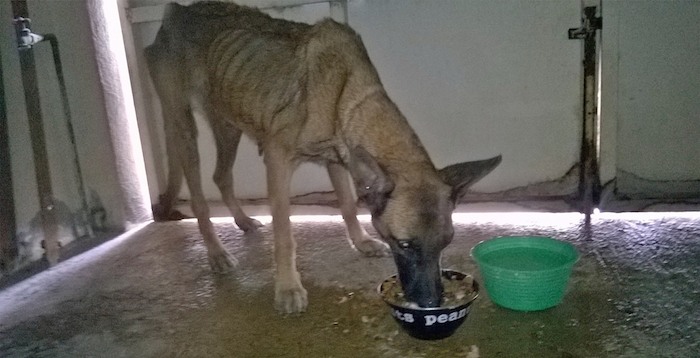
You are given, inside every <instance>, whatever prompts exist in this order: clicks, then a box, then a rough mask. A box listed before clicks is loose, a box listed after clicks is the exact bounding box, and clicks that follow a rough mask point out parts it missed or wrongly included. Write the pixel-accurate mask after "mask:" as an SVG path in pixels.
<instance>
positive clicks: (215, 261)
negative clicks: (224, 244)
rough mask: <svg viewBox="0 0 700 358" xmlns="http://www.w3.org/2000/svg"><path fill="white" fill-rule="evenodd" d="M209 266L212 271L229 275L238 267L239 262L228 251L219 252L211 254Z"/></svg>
mask: <svg viewBox="0 0 700 358" xmlns="http://www.w3.org/2000/svg"><path fill="white" fill-rule="evenodd" d="M209 265H210V266H211V270H212V271H214V272H216V273H228V272H231V271H232V270H233V269H234V268H235V267H236V266H237V265H238V260H236V258H235V257H233V255H231V254H230V253H229V252H228V251H226V250H221V251H219V252H215V253H211V252H210V253H209Z"/></svg>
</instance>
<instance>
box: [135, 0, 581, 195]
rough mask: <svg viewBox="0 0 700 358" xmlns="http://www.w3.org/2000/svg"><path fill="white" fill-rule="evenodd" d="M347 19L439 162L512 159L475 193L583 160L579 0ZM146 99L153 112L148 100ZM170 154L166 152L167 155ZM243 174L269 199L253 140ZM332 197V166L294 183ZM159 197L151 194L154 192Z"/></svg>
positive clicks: (375, 6)
mask: <svg viewBox="0 0 700 358" xmlns="http://www.w3.org/2000/svg"><path fill="white" fill-rule="evenodd" d="M134 3H137V4H141V5H154V4H155V3H156V2H155V1H148V2H143V1H140V2H132V5H133V4H134ZM291 9H292V10H287V12H286V13H284V14H280V13H277V11H271V12H270V14H271V15H273V16H277V17H284V18H288V19H296V20H303V21H307V22H314V21H315V20H316V19H318V18H321V17H325V16H328V14H329V13H328V4H327V3H320V4H313V5H306V6H300V7H295V8H291ZM348 19H349V23H350V25H351V26H352V27H353V28H354V29H355V30H356V31H357V32H358V33H360V35H361V36H362V38H363V40H364V42H365V45H366V47H367V49H368V51H369V54H370V57H371V58H372V60H373V62H374V64H375V65H376V67H377V69H378V71H379V74H380V76H381V78H382V80H383V82H384V85H385V87H386V89H387V91H388V93H389V95H390V96H391V97H392V99H393V100H394V101H395V102H396V103H397V104H398V106H399V108H400V109H401V110H402V111H403V113H404V114H405V115H406V117H407V118H408V120H409V122H410V123H411V124H412V126H413V127H414V129H415V130H416V132H417V134H418V136H419V137H420V138H421V140H422V141H423V143H424V145H425V146H426V148H427V149H428V151H429V153H430V154H431V156H432V158H433V160H434V162H435V164H436V166H438V167H443V166H446V165H449V164H452V163H455V162H458V161H466V160H477V159H482V158H487V157H491V156H493V155H497V154H503V157H504V159H503V163H502V164H501V166H500V167H499V168H497V169H496V171H494V173H492V174H491V175H489V176H488V177H486V178H485V179H484V180H483V181H482V182H480V183H478V184H477V185H475V187H474V188H475V190H477V191H486V192H488V191H499V190H505V189H509V188H513V187H518V186H524V185H527V184H530V183H535V182H540V181H546V180H553V179H557V178H559V177H561V176H562V175H564V174H565V173H566V172H567V170H569V169H570V168H571V167H572V166H573V165H574V163H575V162H576V161H577V160H578V155H579V142H580V139H579V137H580V124H579V122H580V119H579V118H580V113H581V104H580V101H581V95H580V92H581V84H580V76H581V68H580V56H581V55H580V52H581V46H580V43H579V42H577V41H570V40H568V39H567V36H566V30H567V29H568V28H569V27H572V26H577V25H578V23H579V21H580V20H579V19H580V5H579V3H578V2H577V1H574V0H571V1H560V2H534V3H527V4H525V3H523V2H522V1H516V0H507V1H497V2H485V1H440V2H426V1H407V0H403V1H350V2H349V3H348ZM133 26H134V27H133V28H134V35H135V39H136V40H135V45H136V48H137V51H141V50H140V49H141V48H143V47H145V46H147V45H148V44H150V43H151V41H152V40H153V38H154V37H155V31H156V30H157V28H158V23H157V22H146V23H136V24H133ZM141 63H143V62H142V61H141ZM142 80H143V79H142ZM143 86H144V88H147V87H148V86H150V84H149V83H145V84H144V85H143ZM151 94H152V93H149V95H151ZM144 102H147V105H153V99H152V98H150V97H148V96H146V97H145V98H144ZM147 111H148V112H149V113H151V114H153V113H157V112H158V110H157V109H147ZM149 116H151V115H149ZM142 127H143V126H142ZM202 127H206V126H201V127H200V128H202ZM211 140H212V139H211V135H210V133H209V130H208V129H202V130H201V131H200V155H201V157H202V170H203V176H204V177H205V178H207V179H208V178H209V177H210V176H211V173H213V164H214V152H213V146H212V145H210V144H207V142H211ZM153 142H154V143H156V144H157V145H158V146H160V148H162V147H163V146H162V144H158V140H154V141H153ZM153 147H154V148H155V145H153ZM160 148H155V149H157V151H160V153H162V149H160ZM154 152H155V151H154ZM154 158H156V159H154V160H152V161H153V163H154V164H153V165H152V167H151V168H150V170H151V172H150V173H151V174H155V173H160V174H159V175H158V177H159V178H161V179H159V185H160V186H161V187H163V186H162V185H163V181H164V179H163V176H164V174H163V171H162V170H160V169H158V168H159V167H160V168H162V165H163V164H162V163H163V162H162V160H163V159H162V156H161V155H160V154H158V155H156V156H155V157H154ZM152 177H153V175H152ZM234 177H235V186H236V191H237V193H238V195H239V197H242V198H255V197H265V196H266V189H265V180H264V178H265V175H264V167H263V164H262V161H261V159H260V158H259V157H258V155H257V148H255V146H253V145H252V144H251V143H250V142H244V143H242V146H241V149H240V150H239V156H238V159H237V161H236V164H235V168H234ZM204 185H205V188H204V189H205V193H206V195H207V197H208V198H211V199H218V198H219V193H218V190H217V189H216V187H215V186H214V185H213V184H212V183H211V181H210V180H206V181H205V184H204ZM330 190H332V189H331V186H330V183H329V181H328V179H327V175H326V173H325V170H324V169H322V168H319V167H317V166H315V165H313V164H307V165H304V166H302V167H301V168H300V170H298V171H297V173H296V174H295V176H294V180H293V183H292V191H293V193H294V194H297V195H298V194H305V193H309V192H317V191H330ZM565 190H568V189H565ZM159 191H160V189H157V190H155V191H154V190H153V188H152V189H151V196H152V197H155V196H156V195H157V193H158V192H159ZM569 192H570V191H566V192H558V193H547V194H550V195H551V194H568V193H569Z"/></svg>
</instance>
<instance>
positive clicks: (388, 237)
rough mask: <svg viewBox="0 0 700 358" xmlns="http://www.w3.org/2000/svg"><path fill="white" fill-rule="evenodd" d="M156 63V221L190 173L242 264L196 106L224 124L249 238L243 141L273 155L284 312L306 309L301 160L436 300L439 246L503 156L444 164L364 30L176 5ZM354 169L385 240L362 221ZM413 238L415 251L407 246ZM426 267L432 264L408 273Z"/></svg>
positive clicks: (408, 283) (219, 6) (407, 279)
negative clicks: (164, 171)
mask: <svg viewBox="0 0 700 358" xmlns="http://www.w3.org/2000/svg"><path fill="white" fill-rule="evenodd" d="M146 55H147V60H148V64H149V69H150V72H151V77H152V79H153V81H154V84H155V87H156V90H157V92H158V94H159V97H160V99H161V103H162V106H163V113H164V117H165V118H164V119H165V132H166V143H167V150H168V157H169V159H168V161H169V168H170V174H169V181H168V188H167V190H166V192H165V193H164V194H163V195H161V197H160V203H159V204H158V205H157V208H158V209H159V210H158V211H157V212H156V215H160V214H163V215H167V214H168V213H169V212H170V211H171V209H172V203H173V200H174V199H175V198H176V196H177V192H178V191H179V187H180V185H181V182H182V176H183V174H184V177H185V179H186V182H187V184H188V186H189V189H190V192H191V195H192V208H193V211H194V213H195V216H196V217H197V219H198V223H199V228H200V231H201V233H202V236H203V237H204V241H205V243H206V245H207V248H208V254H209V259H210V263H211V265H212V268H213V269H214V270H219V271H226V270H228V269H230V268H231V267H232V266H233V265H234V263H235V259H234V258H233V257H232V256H231V255H230V254H229V253H227V252H226V250H225V249H224V248H223V246H222V245H221V242H220V241H219V239H218V237H217V235H216V233H215V232H214V229H213V226H212V224H211V222H210V220H209V210H208V207H207V204H206V202H205V200H204V196H203V193H202V189H201V178H200V173H199V157H198V154H197V147H196V127H195V124H194V120H193V115H192V113H193V112H200V113H202V114H203V115H205V116H206V117H207V118H208V120H209V123H210V124H211V126H212V128H213V130H214V133H215V140H216V145H217V166H216V171H215V174H214V180H215V182H216V183H217V185H218V186H219V188H220V189H221V193H222V196H223V199H224V201H225V202H226V204H227V205H228V207H229V209H230V210H231V213H232V215H233V216H234V218H235V220H236V223H237V224H238V226H239V227H241V228H242V229H243V230H252V229H254V228H255V227H257V226H259V225H260V223H259V222H257V221H255V220H254V219H252V218H250V217H248V216H247V215H246V214H245V213H244V212H243V210H242V209H241V208H240V205H239V204H238V202H237V201H236V199H235V196H234V193H233V178H232V175H231V167H232V165H233V161H234V159H235V153H236V147H237V145H238V141H239V139H240V136H241V134H242V133H245V134H246V135H248V136H250V137H251V138H253V139H254V140H255V141H257V143H258V144H259V146H260V149H261V152H262V153H263V155H264V161H265V164H266V167H267V183H268V196H269V199H270V206H271V211H272V216H273V230H274V236H275V263H276V265H277V267H276V268H277V270H276V276H275V303H276V306H277V308H278V309H279V310H280V311H282V312H286V313H294V312H301V311H304V310H305V308H306V305H307V297H306V290H305V289H304V288H303V287H302V285H301V281H300V278H299V274H298V272H297V268H296V258H295V255H296V254H295V245H296V244H295V242H294V239H293V237H292V233H291V229H290V223H289V182H290V178H291V175H292V172H293V170H294V168H295V167H296V166H297V165H298V164H299V163H300V162H302V161H313V162H317V163H319V164H322V165H325V166H327V167H328V172H329V175H330V177H331V182H332V183H333V187H334V188H335V191H336V194H337V195H338V199H339V202H340V206H341V211H342V214H343V218H344V219H345V221H346V224H347V227H348V235H349V236H350V239H351V240H352V242H353V244H354V246H355V247H356V248H357V249H358V250H359V251H362V252H364V253H365V254H368V255H382V254H384V253H385V252H387V244H388V246H389V247H390V248H391V251H392V253H393V254H394V257H395V259H396V262H397V266H398V268H399V276H400V279H401V280H402V284H403V285H404V288H405V290H406V293H407V295H408V296H409V298H412V297H415V298H413V299H414V300H415V301H417V302H418V303H420V304H422V305H435V304H436V302H435V297H436V296H437V295H438V294H439V293H440V292H441V290H442V286H441V284H440V280H439V257H440V252H441V251H442V249H443V248H444V247H445V246H446V245H447V244H448V243H449V241H450V240H451V238H452V223H451V219H450V216H451V211H452V209H453V208H454V205H455V202H456V201H457V200H458V198H459V196H460V195H461V193H463V192H464V190H465V189H466V187H467V186H468V185H469V184H471V183H473V182H474V181H476V180H478V179H479V178H481V177H482V176H483V175H485V174H486V173H488V172H489V171H491V170H492V169H493V168H494V167H495V166H496V165H497V164H498V162H500V157H496V158H492V159H490V160H486V161H479V162H472V163H462V164H457V165H454V166H450V167H448V168H445V169H443V170H442V171H438V170H436V169H435V167H434V166H433V164H432V162H431V160H430V158H429V157H428V154H427V153H426V151H425V149H424V148H423V146H422V145H421V143H420V141H419V139H418V137H417V136H416V135H415V133H414V132H413V130H412V129H411V127H410V126H409V124H408V122H407V121H406V119H405V118H404V117H403V115H402V114H401V113H400V112H399V110H398V108H397V107H396V106H395V105H394V103H393V102H392V101H391V100H390V99H389V97H388V95H387V94H386V92H385V91H384V88H383V86H382V84H381V82H380V80H379V76H378V74H377V72H376V70H375V68H374V66H373V65H372V63H371V61H370V59H369V56H368V55H367V52H366V50H365V48H364V46H363V44H362V41H361V40H360V37H359V36H358V35H357V34H356V33H355V32H354V31H353V30H352V29H350V28H349V27H347V26H345V25H341V24H338V23H336V22H334V21H332V20H324V21H321V22H319V23H317V24H315V25H307V24H300V23H294V22H289V21H284V20H276V19H272V18H270V17H269V16H267V15H264V14H262V13H260V12H258V11H257V10H254V9H250V8H247V7H242V6H238V5H235V4H231V3H228V4H224V3H217V2H207V3H197V4H194V5H191V6H188V7H184V6H180V5H177V4H170V5H169V6H168V8H167V11H166V14H165V17H164V19H163V25H162V27H161V29H160V31H159V33H158V35H157V38H156V40H155V42H154V43H153V44H152V45H151V46H149V47H148V48H147V49H146ZM348 171H349V172H350V174H351V176H352V178H353V179H354V182H355V185H356V189H357V194H358V195H359V196H360V197H361V198H362V199H363V200H364V201H365V202H366V203H367V205H368V207H369V209H370V211H371V212H372V217H373V224H374V226H375V228H376V229H377V231H378V232H379V234H380V235H381V236H382V239H384V241H385V242H381V241H378V240H376V239H373V238H371V237H370V236H369V235H368V234H367V233H366V232H365V230H364V229H363V228H362V227H361V226H360V224H359V223H358V221H357V218H356V208H355V197H354V194H353V192H352V189H351V187H350V185H349V184H350V181H349V178H348V174H347V172H348ZM406 243H408V244H409V245H410V246H411V247H410V248H409V249H406V248H404V247H402V245H404V244H406ZM417 261H420V262H426V263H427V264H425V265H423V264H421V265H422V266H421V265H418V266H420V267H418V269H417V271H416V269H415V268H414V269H410V268H407V265H408V266H411V265H412V263H415V262H417ZM413 266H416V265H413ZM428 296H430V297H428ZM437 300H438V302H437V304H439V298H437Z"/></svg>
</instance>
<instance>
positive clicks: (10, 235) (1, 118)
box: [0, 54, 17, 275]
mask: <svg viewBox="0 0 700 358" xmlns="http://www.w3.org/2000/svg"><path fill="white" fill-rule="evenodd" d="M0 62H2V55H1V54H0ZM2 83H3V77H2V66H0V198H2V200H0V228H2V229H0V275H1V274H2V272H7V271H10V270H12V269H13V268H14V267H13V266H14V265H12V263H13V262H14V260H15V258H16V257H17V235H16V233H17V221H16V217H15V200H14V193H13V190H12V188H13V187H12V165H11V164H12V163H11V158H10V141H9V136H10V135H9V130H8V128H7V122H8V121H7V108H6V106H5V87H4V86H3V85H2Z"/></svg>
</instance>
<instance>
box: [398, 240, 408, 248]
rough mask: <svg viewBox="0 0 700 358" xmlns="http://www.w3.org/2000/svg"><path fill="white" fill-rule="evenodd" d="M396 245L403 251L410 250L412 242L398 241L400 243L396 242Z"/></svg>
mask: <svg viewBox="0 0 700 358" xmlns="http://www.w3.org/2000/svg"><path fill="white" fill-rule="evenodd" d="M396 243H397V244H398V245H399V247H400V248H402V249H408V248H410V247H411V240H398V241H396Z"/></svg>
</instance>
